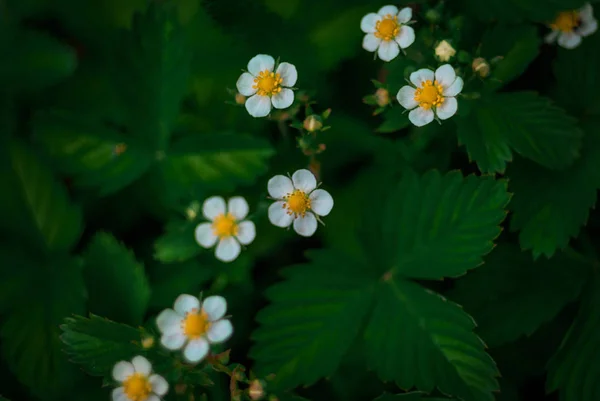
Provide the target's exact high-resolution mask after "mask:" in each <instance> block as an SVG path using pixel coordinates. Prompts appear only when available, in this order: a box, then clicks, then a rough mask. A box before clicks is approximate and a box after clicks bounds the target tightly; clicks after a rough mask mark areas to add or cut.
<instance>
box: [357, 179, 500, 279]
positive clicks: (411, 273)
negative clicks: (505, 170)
mask: <svg viewBox="0 0 600 401" xmlns="http://www.w3.org/2000/svg"><path fill="white" fill-rule="evenodd" d="M387 187H388V188H387V190H386V191H387V192H388V193H390V195H389V198H388V200H387V202H386V204H385V206H383V207H382V208H381V213H382V216H383V217H381V219H380V220H377V219H376V220H374V223H375V224H377V225H380V228H378V229H377V232H379V235H380V237H376V236H374V235H373V233H374V232H375V231H371V230H367V232H366V233H365V234H366V235H368V236H371V237H373V238H378V245H377V244H375V245H374V247H375V248H373V249H371V253H372V254H375V253H383V255H386V256H387V259H385V260H384V261H383V262H382V266H380V267H381V268H383V269H385V271H387V272H389V274H394V275H395V274H398V275H401V276H403V277H411V278H420V279H440V278H442V277H456V276H460V275H462V274H464V273H465V272H466V271H467V270H468V269H473V268H475V267H477V266H478V265H479V264H481V262H482V259H481V258H482V256H483V255H485V254H487V253H488V252H490V251H491V250H492V248H493V241H494V239H495V238H496V237H497V236H498V235H499V234H500V227H499V225H500V223H502V221H503V220H504V217H505V215H506V212H505V211H504V208H505V206H506V204H507V203H508V201H509V194H508V193H507V192H506V182H505V181H502V180H499V181H495V180H494V179H493V178H492V177H476V176H474V175H471V176H468V177H466V178H465V177H463V176H462V175H461V173H460V172H458V171H453V172H450V173H448V174H446V175H444V176H442V175H441V174H440V173H439V172H438V171H437V170H431V171H429V172H428V173H426V174H424V175H423V176H420V177H419V176H418V175H416V174H415V173H413V172H410V171H407V172H406V173H405V174H404V176H403V178H402V180H401V182H400V184H399V185H396V186H395V188H389V184H388V186H387ZM373 229H375V228H373ZM369 232H370V234H369Z"/></svg>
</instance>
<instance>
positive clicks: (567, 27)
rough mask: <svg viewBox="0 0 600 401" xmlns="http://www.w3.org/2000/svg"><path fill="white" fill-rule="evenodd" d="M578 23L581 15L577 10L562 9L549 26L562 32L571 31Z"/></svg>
mask: <svg viewBox="0 0 600 401" xmlns="http://www.w3.org/2000/svg"><path fill="white" fill-rule="evenodd" d="M580 24H581V17H580V16H579V13H578V12H577V11H563V12H561V13H559V14H558V15H557V16H556V19H555V20H554V22H553V23H551V24H550V27H551V28H552V29H558V30H559V31H562V32H573V31H574V30H575V28H577V27H578V26H579V25H580Z"/></svg>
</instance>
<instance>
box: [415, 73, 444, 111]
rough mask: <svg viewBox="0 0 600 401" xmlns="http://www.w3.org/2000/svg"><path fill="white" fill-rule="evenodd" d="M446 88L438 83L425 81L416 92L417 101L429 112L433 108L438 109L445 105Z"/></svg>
mask: <svg viewBox="0 0 600 401" xmlns="http://www.w3.org/2000/svg"><path fill="white" fill-rule="evenodd" d="M443 91H444V88H443V87H442V85H440V84H439V83H438V82H437V81H433V82H431V81H429V80H427V81H425V82H423V84H422V87H421V88H417V90H416V91H415V100H416V101H417V102H418V103H419V106H420V107H422V108H424V109H426V110H428V109H431V108H432V107H438V106H439V105H441V104H442V103H444V96H442V92H443Z"/></svg>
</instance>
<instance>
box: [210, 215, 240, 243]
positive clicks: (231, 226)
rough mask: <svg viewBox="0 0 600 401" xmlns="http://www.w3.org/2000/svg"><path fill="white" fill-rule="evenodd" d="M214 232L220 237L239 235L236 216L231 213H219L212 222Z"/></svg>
mask: <svg viewBox="0 0 600 401" xmlns="http://www.w3.org/2000/svg"><path fill="white" fill-rule="evenodd" d="M212 229H213V233H214V234H215V235H216V236H217V237H219V238H226V237H231V236H232V235H237V233H238V225H237V223H236V222H235V217H233V216H232V215H231V214H230V213H228V214H220V215H218V216H217V217H216V218H215V219H214V220H213V223H212Z"/></svg>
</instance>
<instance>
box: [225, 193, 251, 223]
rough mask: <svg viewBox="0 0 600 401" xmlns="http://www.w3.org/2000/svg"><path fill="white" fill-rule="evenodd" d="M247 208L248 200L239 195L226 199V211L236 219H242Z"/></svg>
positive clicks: (245, 214) (246, 212) (246, 214)
mask: <svg viewBox="0 0 600 401" xmlns="http://www.w3.org/2000/svg"><path fill="white" fill-rule="evenodd" d="M249 210H250V208H249V207H248V202H246V199H244V198H242V197H241V196H234V197H232V198H229V200H228V201H227V213H231V214H232V215H233V217H235V218H236V220H243V219H244V218H245V217H246V216H248V211H249Z"/></svg>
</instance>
